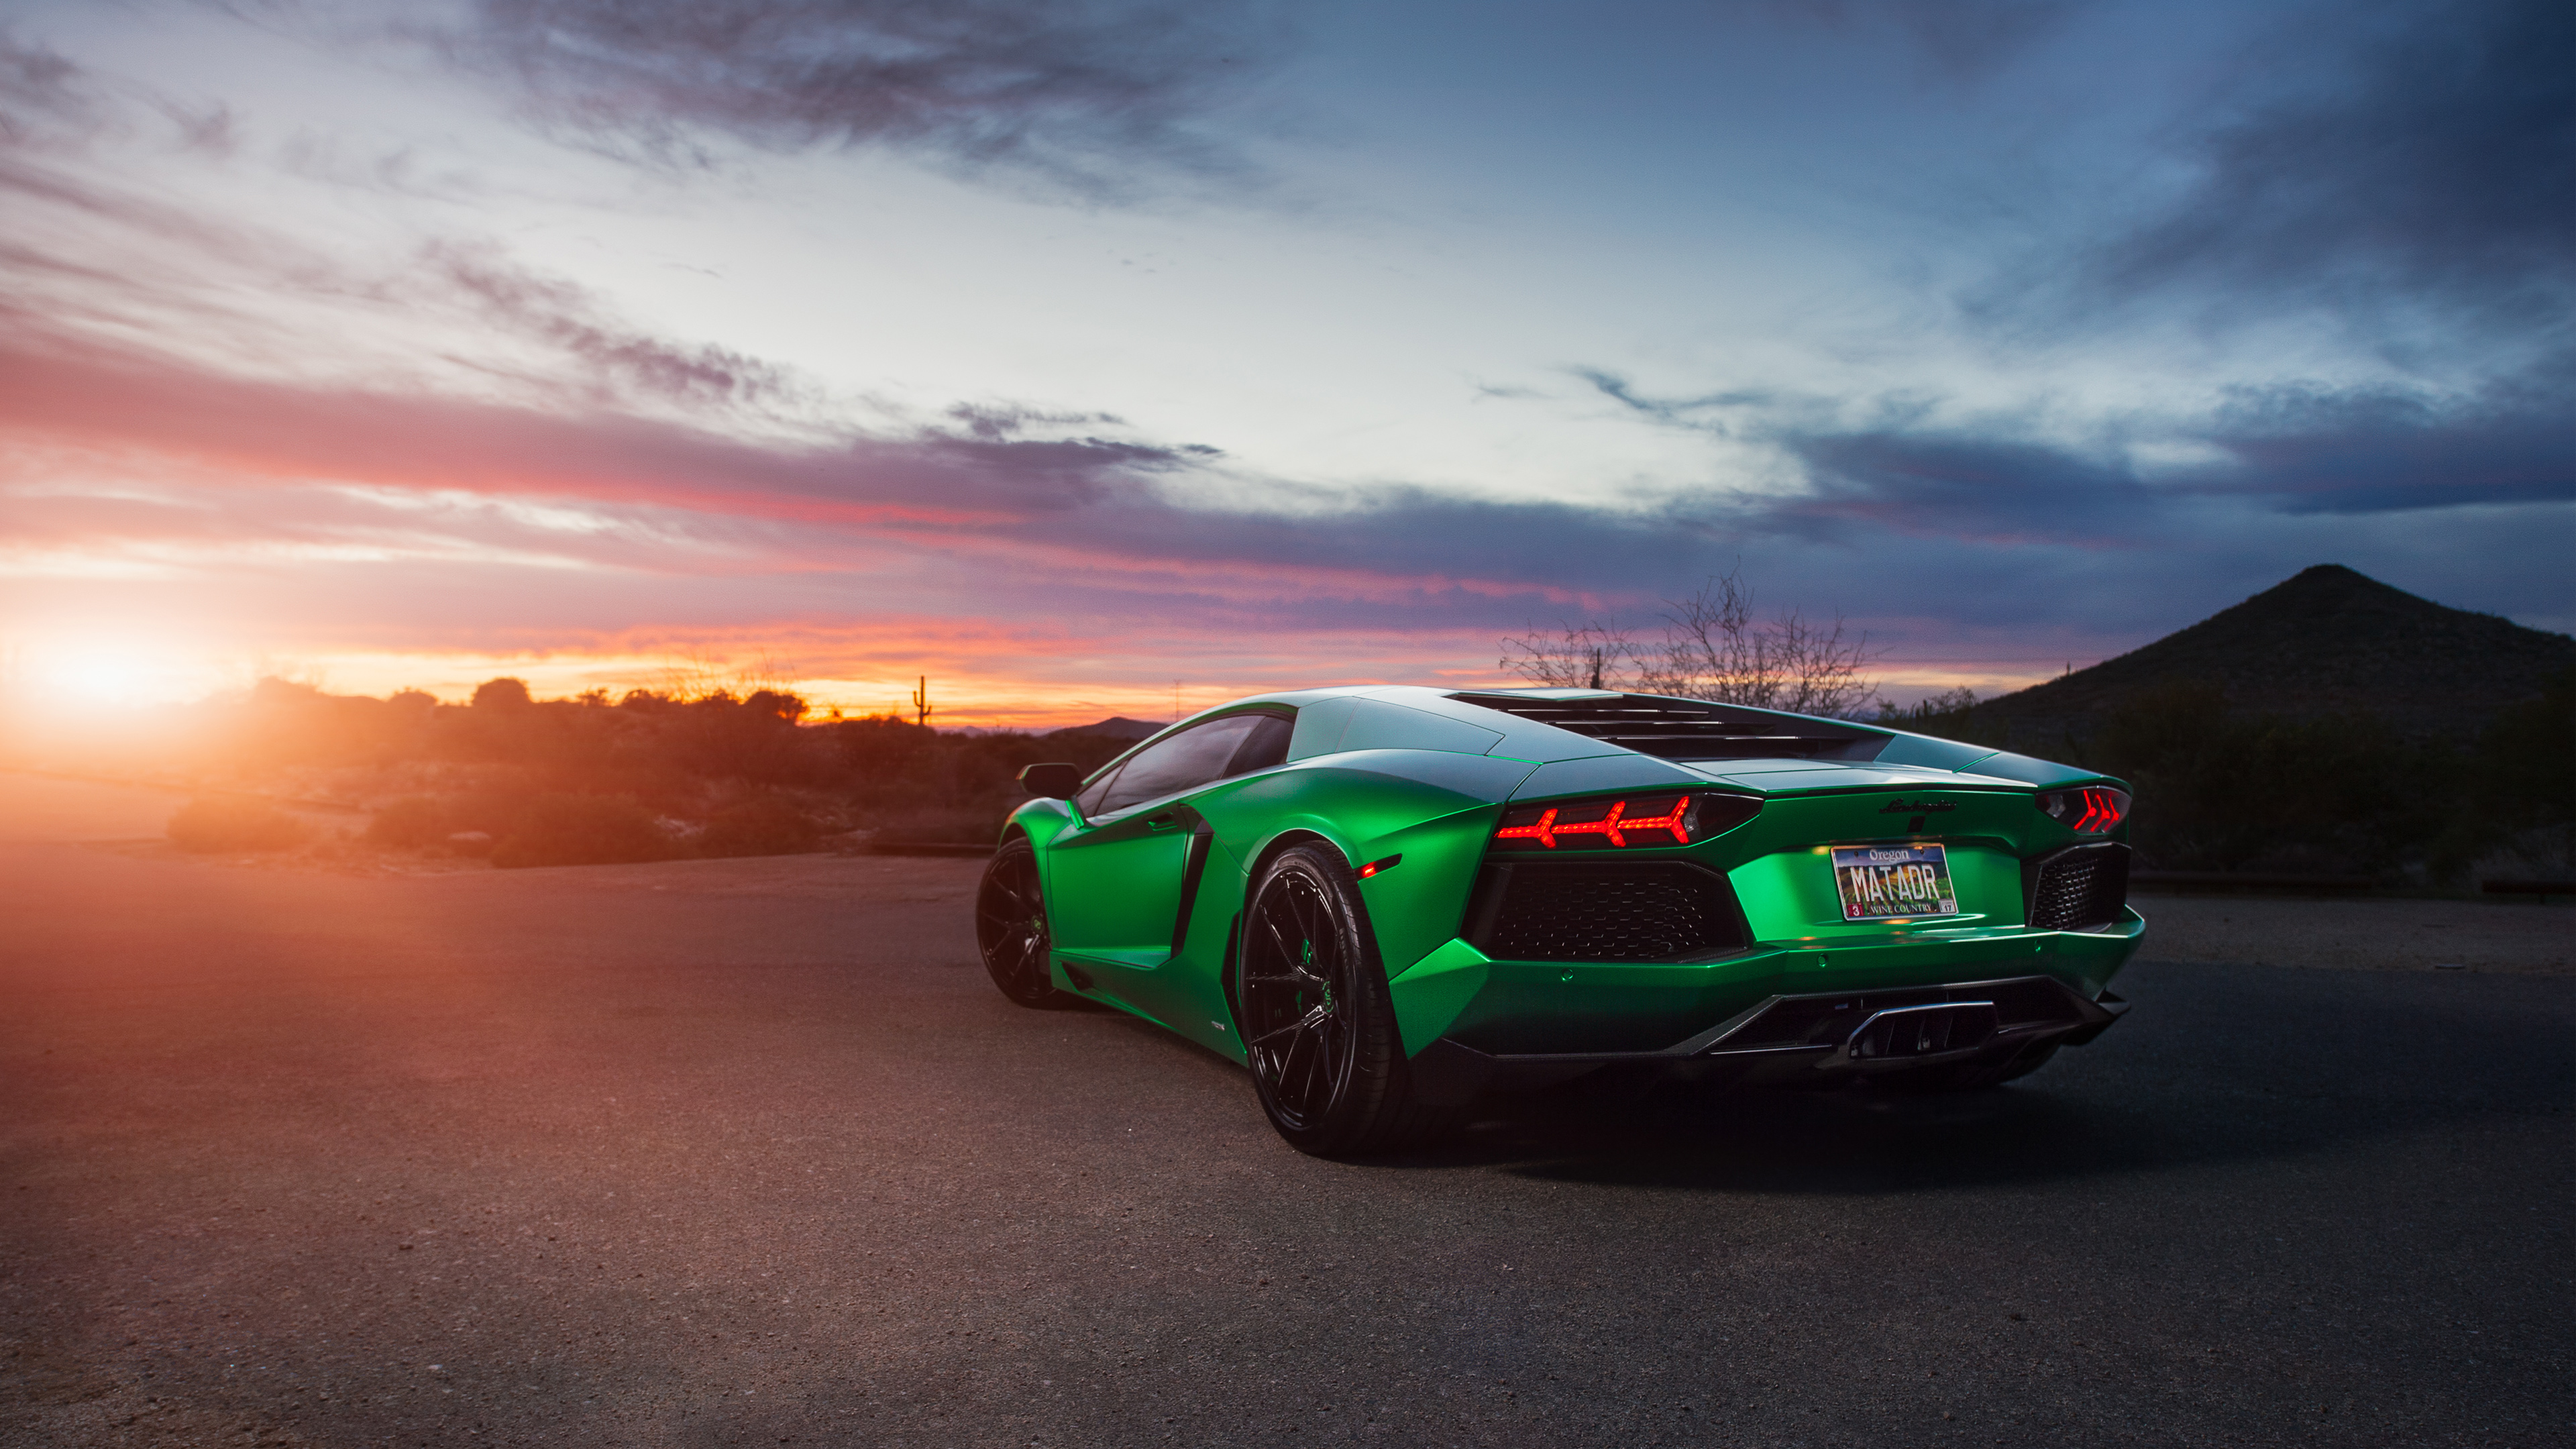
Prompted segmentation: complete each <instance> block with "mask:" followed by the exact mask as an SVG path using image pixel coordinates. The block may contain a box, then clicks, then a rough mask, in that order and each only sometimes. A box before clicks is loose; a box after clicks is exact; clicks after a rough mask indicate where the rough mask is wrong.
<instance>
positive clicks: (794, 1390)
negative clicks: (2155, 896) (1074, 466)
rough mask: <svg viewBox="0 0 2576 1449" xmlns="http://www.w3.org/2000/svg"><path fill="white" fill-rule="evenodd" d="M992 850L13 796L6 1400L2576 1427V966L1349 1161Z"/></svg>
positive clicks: (229, 1420) (603, 1435)
mask: <svg viewBox="0 0 2576 1449" xmlns="http://www.w3.org/2000/svg"><path fill="white" fill-rule="evenodd" d="M976 869H977V863H976V862H972V861H946V860H866V859H858V860H839V859H822V858H813V859H804V860H796V861H739V862H708V863H699V864H689V865H670V866H649V867H620V868H606V869H601V870H594V871H580V870H550V871H522V872H489V873H476V874H463V875H450V876H441V877H418V878H407V877H367V876H360V875H325V874H316V873H312V872H295V871H280V870H262V869H254V868H244V867H241V866H237V865H230V864H199V863H185V862H178V861H173V860H168V859H160V858H152V857H151V855H150V853H149V852H140V851H137V850H129V851H127V852H125V853H119V852H118V851H116V850H113V849H106V848H101V847H97V846H84V845H69V844H61V843H45V842H25V841H21V842H19V843H14V844H5V845H0V1104H5V1112H0V1206H4V1207H5V1210H4V1211H0V1442H5V1443H7V1444H10V1445H65V1446H86V1445H162V1444H172V1445H175V1444H185V1443H204V1444H217V1443H222V1444H271V1443H276V1444H294V1443H303V1444H313V1445H376V1444H387V1445H414V1444H437V1445H453V1444H486V1443H489V1444H543V1445H609V1444H619V1445H686V1446H696V1445H719V1444H786V1443H794V1444H827V1445H828V1444H851V1445H896V1444H904V1445H924V1446H933V1445H936V1446H947V1445H1012V1446H1022V1445H1041V1446H1044V1445H1092V1444H1099V1445H1131V1444H1147V1445H1150V1444H1164V1443H1171V1444H1184V1445H1200V1444H1207V1445H1214V1444H1301V1443H1339V1442H1343V1441H1346V1440H1357V1441H1360V1442H1365V1443H1386V1444H1408V1445H1409V1444H1421V1445H1505V1444H1509V1445H1519V1444H1543V1445H1595V1444H1598V1445H1622V1446H1626V1445H1640V1444H1696V1443H1709V1444H1748V1445H1749V1444H1784V1445H1826V1444H1862V1443H1868V1444H1909V1445H1910V1444H1934V1445H1946V1444H1960V1445H1996V1444H2004V1445H2025V1444H2050V1445H2057V1444H2085V1445H2089V1444H2159V1445H2161V1444H2186V1443H2189V1444H2208V1443H2220V1444H2272V1443H2289V1444H2409V1445H2411V1444H2427V1445H2435V1444H2438V1445H2454V1444H2458V1445H2472V1444H2475V1445H2487V1444H2510V1445H2544V1444H2549V1445H2557V1444H2566V1443H2568V1442H2570V1440H2571V1419H2572V1418H2576V1413H2572V1412H2571V1402H2570V1401H2571V1386H2576V1375H2571V1373H2570V1366H2571V1360H2570V1353H2569V1349H2570V1339H2571V1336H2576V1334H2571V1323H2576V1315H2571V1313H2570V1311H2569V1304H2570V1302H2571V1295H2570V1286H2571V1278H2576V1254H2571V1251H2570V1247H2571V1244H2570V1234H2569V1211H2568V1210H2569V1206H2570V1193H2569V1185H2570V1184H2569V1167H2570V1162H2571V1154H2570V1151H2569V1148H2570V1145H2571V1144H2570V1134H2569V1108H2570V1106H2571V1103H2576V1065H2572V1063H2576V1046H2571V1043H2576V1035H2571V1026H2576V980H2571V979H2570V978H2567V977H2564V976H2529V975H2503V974H2481V973H2475V972H2397V971H2377V972H2346V971H2335V970H2321V969H2313V968H2311V969H2285V968H2279V967H2257V966H2253V965H2250V964H2241V965H2231V964H2225V963H2193V964H2180V963H2158V962H2156V961H2154V960H2152V959H2150V960H2147V961H2143V962H2141V963H2139V964H2137V965H2135V966H2133V967H2132V968H2131V969H2130V970H2129V971H2128V972H2127V973H2126V974H2125V975H2124V976H2123V977H2122V979H2121V982H2120V989H2121V990H2122V991H2123V992H2124V993H2125V994H2126V995H2128V996H2129V997H2130V999H2131V1000H2132V1001H2133V1002H2134V1003H2135V1007H2134V1009H2133V1010H2132V1011H2131V1012H2130V1014H2129V1016H2128V1018H2127V1019H2126V1020H2125V1021H2124V1022H2122V1023H2121V1024H2120V1025H2119V1026H2117V1027H2115V1028H2114V1029H2113V1030H2112V1031H2111V1032H2110V1033H2108V1034H2107V1035H2105V1036H2104V1037H2103V1038H2102V1039H2101V1040H2100V1041H2098V1042H2096V1043H2094V1044H2093V1045H2091V1046H2089V1047H2086V1048H2083V1049H2081V1050H2074V1051H2069V1052H2066V1053H2063V1054H2061V1056H2060V1057H2059V1059H2058V1061H2057V1062H2056V1063H2054V1064H2053V1065H2051V1066H2050V1067H2049V1068H2047V1069H2046V1070H2044V1071H2043V1072H2041V1073H2040V1074H2038V1075H2036V1076H2034V1077H2032V1078H2029V1079H2027V1080H2026V1081H2025V1082H2023V1083H2020V1084H2016V1085H2015V1086H2012V1087H2009V1088H2006V1089H2002V1090H1998V1091H1991V1092H1985V1093H1979V1094H1974V1095H1970V1096H1964V1097H1956V1098H1908V1097H1893V1096H1877V1095H1865V1094H1851V1093H1845V1094H1833V1095H1814V1094H1798V1093H1748V1094H1741V1095H1734V1096H1726V1097H1719V1098H1713V1099H1711V1098H1675V1099H1650V1100H1646V1101H1632V1100H1619V1099H1588V1098H1583V1097H1579V1096H1577V1097H1571V1098H1566V1099H1561V1100H1548V1101H1541V1102H1533V1103H1526V1104H1522V1105H1520V1106H1518V1107H1517V1108H1515V1109H1514V1110H1513V1111H1511V1112H1509V1113H1505V1114H1501V1115H1497V1116H1494V1117H1492V1118H1491V1119H1490V1120H1487V1121H1484V1122H1480V1123H1478V1124H1477V1125H1476V1126H1474V1127H1473V1128H1471V1129H1470V1130H1468V1131H1467V1132H1465V1133H1464V1134H1463V1135H1461V1136H1460V1137H1459V1138H1458V1139H1457V1140H1456V1141H1455V1142H1453V1143H1451V1144H1449V1145H1447V1146H1445V1147H1443V1148H1441V1149H1439V1150H1437V1151H1432V1152H1428V1153H1425V1154H1422V1155H1419V1156H1415V1157H1408V1158H1403V1159H1399V1160H1393V1161H1385V1162H1375V1163H1366V1164H1357V1163H1336V1162H1322V1161H1315V1160H1312V1159H1308V1158H1305V1157H1301V1156H1299V1155H1298V1154H1296V1153H1295V1152H1293V1151H1290V1150H1289V1149H1288V1148H1287V1147H1285V1146H1284V1145H1283V1144H1281V1143H1280V1142H1279V1141H1278V1140H1277V1139H1276V1138H1275V1137H1273V1135H1272V1134H1271V1132H1270V1131H1269V1129H1268V1127H1267V1126H1266V1125H1264V1123H1263V1122H1262V1120H1261V1116H1260V1113H1259V1110H1258V1109H1257V1107H1256V1106H1255V1105H1254V1102H1253V1097H1252V1089H1251V1086H1250V1084H1249V1083H1248V1081H1247V1079H1246V1078H1245V1077H1244V1076H1243V1074H1242V1073H1241V1072H1240V1071H1239V1070H1238V1069H1236V1068H1235V1067H1233V1066H1231V1065H1228V1064H1227V1063H1225V1062H1222V1061H1220V1060H1218V1059H1216V1058H1215V1057H1212V1056H1209V1055H1207V1054H1205V1053H1203V1052H1201V1051H1199V1050H1197V1049H1196V1048H1193V1047H1191V1046H1188V1045H1186V1044H1184V1043H1182V1042H1180V1041H1178V1040H1176V1039H1172V1038H1169V1037H1167V1036H1164V1035H1161V1034H1159V1033H1158V1032H1156V1031H1155V1030H1153V1029H1151V1028H1149V1027H1146V1026H1143V1025H1141V1024H1138V1023H1136V1022H1133V1021H1131V1020H1128V1019H1126V1018H1123V1017H1121V1016H1118V1015H1115V1014H1110V1013H1040V1012H1029V1011H1023V1010H1019V1009H1017V1008H1014V1007H1012V1006H1010V1005H1009V1004H1007V1003H1006V1002H1004V1001H1003V1000H1002V998H1001V997H1000V996H999V995H998V994H996V993H995V992H994V991H993V989H992V988H991V986H990V985H989V984H988V983H987V982H986V980H985V978H984V976H983V973H982V971H981V969H980V968H979V967H978V966H977V965H976V963H975V960H974V955H973V941H972V934H971V929H970V922H969V918H968V895H969V891H970V888H971V884H972V880H973V877H974V874H975V871H976ZM2149 954H2150V956H2152V950H2150V952H2149Z"/></svg>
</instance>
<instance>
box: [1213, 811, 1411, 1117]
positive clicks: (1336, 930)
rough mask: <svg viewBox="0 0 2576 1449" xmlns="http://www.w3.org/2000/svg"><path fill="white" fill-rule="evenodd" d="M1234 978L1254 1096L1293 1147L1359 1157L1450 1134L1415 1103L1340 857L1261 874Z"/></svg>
mask: <svg viewBox="0 0 2576 1449" xmlns="http://www.w3.org/2000/svg"><path fill="white" fill-rule="evenodd" d="M1236 970H1237V971H1238V972H1239V973H1240V974H1239V975H1238V976H1237V977H1236V980H1235V996H1236V1000H1237V1001H1238V1003H1239V1004H1240V1005H1241V1007H1242V1010H1243V1044H1244V1050H1245V1056H1246V1057H1247V1059H1248V1064H1249V1065H1250V1066H1251V1068H1252V1081H1253V1087H1254V1090H1255V1091H1256V1092H1258V1093H1259V1094H1260V1098H1261V1110H1262V1112H1263V1113H1264V1114H1265V1115H1267V1116H1268V1117H1269V1118H1270V1125H1271V1126H1272V1127H1275V1128H1277V1129H1278V1131H1279V1135H1280V1136H1282V1137H1284V1138H1286V1139H1288V1143H1289V1145H1290V1146H1292V1147H1294V1148H1296V1149H1297V1150H1298V1151H1300V1152H1307V1153H1312V1154H1314V1155H1316V1156H1318V1157H1345V1156H1357V1155H1361V1154H1364V1153H1369V1152H1384V1151H1389V1150H1392V1149H1394V1148H1398V1147H1403V1146H1408V1145H1412V1144H1415V1143H1419V1142H1422V1141H1425V1140H1427V1139H1429V1138H1430V1137H1432V1136H1434V1135H1437V1133H1438V1132H1439V1131H1441V1130H1442V1129H1443V1128H1445V1127H1447V1126H1448V1125H1449V1117H1450V1115H1451V1114H1450V1113H1449V1112H1447V1111H1445V1110H1441V1111H1434V1110H1431V1109H1426V1108H1423V1107H1421V1106H1419V1105H1417V1104H1415V1103H1414V1102H1413V1101H1412V1091H1411V1086H1412V1082H1411V1075H1410V1073H1409V1072H1408V1071H1407V1070H1406V1063H1405V1058H1404V1043H1403V1040H1402V1037H1401V1036H1400V1035H1399V1033H1398V1032H1397V1030H1396V1024H1395V1005H1394V1003H1393V1002H1392V1001H1391V1000H1390V999H1389V998H1388V995H1387V989H1386V970H1385V968H1384V967H1383V966H1382V965H1380V964H1379V961H1378V955H1377V943H1376V940H1375V938H1374V935H1373V933H1372V932H1371V931H1370V930H1369V928H1368V916H1367V912H1366V910H1365V908H1364V907H1363V906H1362V905H1361V902H1360V895H1359V887H1358V885H1357V884H1356V883H1355V881H1354V878H1353V876H1352V874H1351V868H1350V867H1349V865H1347V864H1345V863H1344V862H1343V861H1342V859H1341V857H1340V856H1339V855H1337V854H1335V853H1333V852H1332V851H1331V850H1328V849H1326V848H1324V847H1321V846H1313V845H1300V846H1292V847H1290V848H1289V849H1287V850H1285V851H1282V852H1280V854H1279V855H1278V856H1277V857H1276V858H1275V859H1273V860H1272V861H1271V862H1270V865H1269V866H1268V868H1267V869H1265V870H1263V871H1262V873H1261V878H1260V880H1259V881H1258V882H1257V883H1256V884H1255V885H1254V886H1253V889H1252V897H1251V903H1250V904H1249V905H1248V906H1247V907H1246V908H1245V910H1244V924H1243V947H1242V950H1241V953H1240V954H1239V956H1238V958H1237V966H1236Z"/></svg>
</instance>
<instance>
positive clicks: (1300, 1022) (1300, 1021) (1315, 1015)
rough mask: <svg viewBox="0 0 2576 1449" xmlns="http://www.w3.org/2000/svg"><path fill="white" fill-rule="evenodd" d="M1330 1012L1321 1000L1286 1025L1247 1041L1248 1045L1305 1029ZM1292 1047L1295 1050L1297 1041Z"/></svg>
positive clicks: (1258, 1043) (1324, 1017) (1259, 1043)
mask: <svg viewBox="0 0 2576 1449" xmlns="http://www.w3.org/2000/svg"><path fill="white" fill-rule="evenodd" d="M1330 1014H1331V1013H1330V1012H1328V1011H1327V1010H1326V1009H1325V1007H1324V1005H1323V1004H1322V1003H1321V1002H1318V1003H1316V1004H1315V1006H1314V1007H1312V1008H1311V1009H1309V1010H1308V1011H1307V1012H1306V1014H1305V1015H1303V1016H1300V1017H1298V1018H1297V1019H1296V1020H1294V1021H1291V1022H1289V1023H1288V1024H1287V1025H1285V1026H1276V1027H1272V1028H1271V1029H1270V1030H1268V1031H1265V1032H1263V1033H1262V1034H1261V1035H1259V1036H1256V1037H1254V1038H1253V1039H1252V1040H1251V1041H1250V1042H1248V1043H1246V1045H1248V1046H1259V1045H1261V1044H1262V1043H1263V1042H1266V1041H1271V1040H1274V1039H1276V1038H1278V1037H1282V1036H1285V1035H1287V1034H1288V1033H1289V1032H1292V1031H1304V1030H1306V1029H1307V1028H1309V1027H1312V1026H1314V1025H1316V1024H1317V1023H1318V1022H1321V1021H1323V1020H1325V1019H1326V1018H1327V1017H1328V1016H1329V1015H1330ZM1290 1047H1291V1049H1292V1050H1293V1049H1294V1047H1295V1043H1293V1042H1292V1043H1290Z"/></svg>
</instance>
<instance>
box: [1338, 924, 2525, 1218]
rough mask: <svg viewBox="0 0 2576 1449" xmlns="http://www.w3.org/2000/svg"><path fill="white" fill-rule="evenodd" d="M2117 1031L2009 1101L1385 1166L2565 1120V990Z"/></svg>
mask: <svg viewBox="0 0 2576 1449" xmlns="http://www.w3.org/2000/svg"><path fill="white" fill-rule="evenodd" d="M2121 989H2122V990H2123V992H2124V993H2126V994H2127V995H2128V996H2129V997H2130V999H2131V1000H2132V1001H2133V1002H2134V1003H2135V1008H2134V1010H2133V1011H2132V1012H2131V1013H2130V1016H2129V1018H2128V1019H2127V1020H2125V1021H2123V1022H2122V1023H2121V1024H2120V1025H2119V1026H2118V1027H2117V1028H2115V1029H2114V1030H2113V1031H2111V1032H2109V1033H2106V1034H2105V1035H2104V1036H2103V1038H2102V1039H2101V1040H2100V1041H2098V1042H2096V1043H2093V1044H2092V1045H2089V1046H2087V1047H2084V1048H2081V1049H2077V1050H2072V1051H2067V1052H2063V1053H2061V1054H2060V1055H2059V1056H2058V1058H2057V1060H2056V1061H2054V1062H2052V1063H2051V1064H2050V1065H2049V1066H2047V1067H2045V1068H2043V1069H2042V1070H2040V1071H2039V1072H2037V1073H2035V1074H2033V1075H2032V1076H2030V1077H2027V1078H2024V1079H2023V1080H2022V1081H2020V1082H2016V1083H2013V1084H2011V1085H2009V1086H2005V1087H2000V1088H1991V1089H1987V1090H1984V1091H1976V1092H1965V1093H1956V1094H1917V1093H1909V1092H1903V1091H1893V1090H1880V1089H1873V1088H1869V1087H1860V1088H1852V1089H1844V1090H1837V1091H1823V1092H1819V1091H1797V1090H1781V1089H1776V1088H1775V1089H1749V1088H1746V1089H1735V1090H1713V1089H1706V1088H1698V1089H1688V1090H1681V1089H1667V1090H1663V1091H1654V1092H1643V1093H1640V1092H1638V1091H1635V1090H1622V1089H1621V1087H1620V1086H1619V1084H1616V1083H1606V1084H1594V1085H1592V1086H1590V1087H1588V1088H1587V1087H1585V1086H1581V1085H1578V1086H1577V1087H1575V1088H1573V1089H1570V1090H1561V1091H1559V1092H1557V1093H1555V1094H1552V1095H1543V1096H1536V1097H1528V1098H1521V1099H1514V1100H1506V1101H1504V1102H1501V1103H1497V1104H1493V1107H1492V1109H1491V1110H1487V1111H1481V1112H1480V1113H1479V1114H1478V1115H1479V1116H1480V1117H1481V1118H1483V1119H1484V1120H1480V1121H1477V1122H1475V1123H1473V1124H1471V1125H1470V1126H1469V1127H1468V1128H1467V1129H1466V1130H1465V1131H1463V1132H1460V1133H1458V1134H1456V1135H1455V1136H1453V1137H1452V1138H1451V1139H1449V1140H1448V1141H1446V1142H1444V1143H1442V1144H1440V1145H1439V1146H1438V1147H1436V1148H1433V1149H1431V1150H1428V1151H1425V1152H1422V1153H1418V1154H1411V1155H1407V1156H1403V1157H1396V1158H1387V1159H1381V1160H1380V1163H1381V1165H1383V1166H1387V1167H1397V1168H1451V1169H1455V1168H1460V1167H1485V1168H1489V1169H1502V1170H1506V1171H1510V1172H1513V1173H1516V1174H1520V1175H1525V1176H1529V1177H1533V1178H1547V1179H1558V1180H1566V1181H1582V1182H1593V1183H1607V1184H1633V1185H1639V1186H1661V1187H1674V1188H1684V1189H1697V1190H1705V1191H1724V1192H1763V1193H1823V1194H1836V1193H1883V1192H1889V1191H1920V1190H1939V1189H1944V1188H1952V1187H1963V1186H1982V1185H1994V1184H2008V1183H2012V1182H2016V1181H2043V1180H2057V1179H2064V1178H2070V1177H2083V1176H2092V1175H2104V1174H2122V1173H2137V1172H2152V1171H2158V1170H2163V1169H2170V1168H2174V1167H2177V1166H2183V1165H2188V1164H2199V1163H2209V1162H2218V1161H2228V1160H2254V1159H2272V1158H2284V1157H2292V1156H2299V1155H2303V1154H2308V1153H2313V1152H2317V1151H2321V1150H2324V1149H2328V1148H2331V1147H2334V1146H2336V1145H2339V1144H2345V1143H2349V1142H2352V1141H2354V1140H2355V1139H2359V1138H2365V1137H2370V1136H2376V1135H2384V1134H2389V1133H2397V1132H2406V1131H2416V1130H2428V1129H2430V1130H2446V1131H2456V1130H2460V1129H2462V1128H2466V1127H2469V1126H2471V1125H2474V1124H2477V1123H2480V1122H2487V1123H2496V1122H2500V1121H2503V1120H2507V1119H2522V1118H2532V1117H2537V1116H2542V1115H2548V1114H2557V1113H2560V1112H2562V1111H2563V1109H2564V1106H2565V1104H2566V1102H2567V1101H2568V1100H2569V1099H2570V1097H2571V1096H2576V1051H2571V1050H2570V1048H2569V1045H2568V1043H2569V1041H2570V1040H2571V1035H2576V1034H2571V1031H2570V1028H2571V1026H2576V981H2571V980H2568V979H2564V978H2534V977H2506V976H2483V977H2480V976H2459V975H2452V974H2448V973H2444V974H2440V975H2435V974H2432V973H2413V974H2403V973H2390V972H2342V971H2321V970H2307V969H2292V968H2283V967H2258V966H2219V965H2197V964H2195V965H2182V964H2175V963H2149V964H2142V965H2140V966H2138V967H2135V968H2132V970H2131V971H2130V972H2129V973H2127V974H2125V975H2124V976H2123V977H2122V980H2121Z"/></svg>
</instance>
